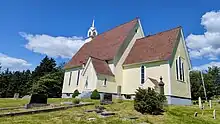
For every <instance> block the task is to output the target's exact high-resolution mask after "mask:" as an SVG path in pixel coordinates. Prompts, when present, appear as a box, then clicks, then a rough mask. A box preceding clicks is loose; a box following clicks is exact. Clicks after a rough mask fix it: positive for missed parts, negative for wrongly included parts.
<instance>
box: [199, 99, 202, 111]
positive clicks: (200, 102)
mask: <svg viewBox="0 0 220 124" xmlns="http://www.w3.org/2000/svg"><path fill="white" fill-rule="evenodd" d="M199 108H200V109H202V100H201V97H199Z"/></svg>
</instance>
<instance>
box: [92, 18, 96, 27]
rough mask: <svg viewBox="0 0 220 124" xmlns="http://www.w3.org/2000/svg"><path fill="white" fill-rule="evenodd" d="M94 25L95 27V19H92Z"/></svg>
mask: <svg viewBox="0 0 220 124" xmlns="http://www.w3.org/2000/svg"><path fill="white" fill-rule="evenodd" d="M92 27H95V19H93V20H92Z"/></svg>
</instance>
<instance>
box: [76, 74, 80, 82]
mask: <svg viewBox="0 0 220 124" xmlns="http://www.w3.org/2000/svg"><path fill="white" fill-rule="evenodd" d="M79 76H80V70H78V76H77V82H76V85H77V86H78V85H79Z"/></svg>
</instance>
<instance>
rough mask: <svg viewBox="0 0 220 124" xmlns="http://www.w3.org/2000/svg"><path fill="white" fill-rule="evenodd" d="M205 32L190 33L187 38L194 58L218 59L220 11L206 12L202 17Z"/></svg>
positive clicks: (219, 54)
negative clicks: (199, 33)
mask: <svg viewBox="0 0 220 124" xmlns="http://www.w3.org/2000/svg"><path fill="white" fill-rule="evenodd" d="M201 25H202V26H204V28H205V30H206V31H205V32H204V34H202V35H195V34H190V35H189V36H188V37H187V38H186V43H187V46H188V48H189V53H190V56H191V57H192V58H196V59H202V58H207V59H209V60H217V59H218V58H219V56H220V11H211V12H207V13H205V14H204V15H203V16H202V18H201Z"/></svg>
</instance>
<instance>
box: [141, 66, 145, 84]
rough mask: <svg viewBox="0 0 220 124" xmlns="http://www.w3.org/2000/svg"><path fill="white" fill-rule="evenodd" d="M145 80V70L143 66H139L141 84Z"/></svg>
mask: <svg viewBox="0 0 220 124" xmlns="http://www.w3.org/2000/svg"><path fill="white" fill-rule="evenodd" d="M144 81H145V70H144V66H143V65H142V66H141V84H144Z"/></svg>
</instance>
